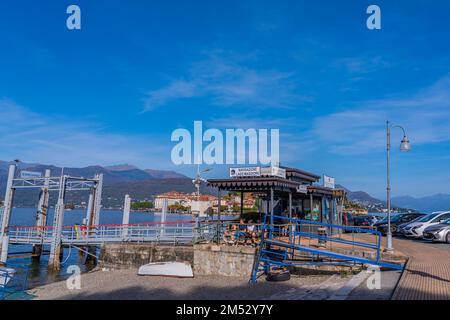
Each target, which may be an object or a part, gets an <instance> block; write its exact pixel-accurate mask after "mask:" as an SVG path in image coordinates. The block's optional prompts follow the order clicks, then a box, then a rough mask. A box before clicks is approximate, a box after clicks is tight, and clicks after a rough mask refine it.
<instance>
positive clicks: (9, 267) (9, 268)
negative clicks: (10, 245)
mask: <svg viewBox="0 0 450 320" xmlns="http://www.w3.org/2000/svg"><path fill="white" fill-rule="evenodd" d="M26 290H28V266H26V265H22V264H16V263H12V262H8V263H7V264H6V265H5V266H2V267H0V300H4V299H11V298H12V299H14V297H16V298H17V295H18V294H21V293H25V291H26Z"/></svg>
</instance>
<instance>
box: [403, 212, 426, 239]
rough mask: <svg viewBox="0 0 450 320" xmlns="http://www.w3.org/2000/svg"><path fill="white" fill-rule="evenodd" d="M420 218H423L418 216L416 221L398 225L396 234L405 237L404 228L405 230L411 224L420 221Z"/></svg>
mask: <svg viewBox="0 0 450 320" xmlns="http://www.w3.org/2000/svg"><path fill="white" fill-rule="evenodd" d="M422 218H423V216H419V217H418V218H416V219H414V220H412V221H409V222H405V223H402V224H399V225H398V227H397V233H398V234H401V235H403V236H404V235H405V228H406V227H407V226H408V225H410V224H411V223H413V222H416V221H417V220H420V219H422Z"/></svg>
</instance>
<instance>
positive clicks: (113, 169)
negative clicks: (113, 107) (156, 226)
mask: <svg viewBox="0 0 450 320" xmlns="http://www.w3.org/2000/svg"><path fill="white" fill-rule="evenodd" d="M8 166H9V163H8V162H6V161H0V190H1V191H0V199H2V198H3V192H4V191H3V190H5V188H6V180H7V174H8ZM18 166H19V169H21V170H29V171H39V172H44V171H45V170H46V169H50V170H51V171H52V175H57V176H59V175H60V174H61V172H64V173H65V174H68V175H72V176H78V177H92V176H94V175H95V174H97V173H102V174H103V185H104V187H103V205H104V207H106V208H117V207H120V206H122V204H123V199H124V197H125V194H129V195H130V196H131V197H132V198H133V199H136V200H150V199H152V198H153V197H154V196H155V195H157V194H159V193H163V192H167V191H180V192H188V193H191V192H193V191H194V187H193V184H192V179H191V178H189V177H187V176H185V175H183V174H180V173H178V172H175V171H169V170H154V169H144V170H143V169H139V168H137V167H135V166H132V165H128V164H121V165H114V166H105V167H103V166H98V165H97V166H88V167H83V168H61V167H57V166H53V165H43V164H35V163H19V164H18ZM63 170H64V171H63ZM201 192H202V193H206V194H213V193H215V192H214V190H212V189H211V188H209V187H206V186H202V188H201ZM38 196H39V190H32V189H30V190H18V191H17V192H16V194H15V202H14V204H15V205H16V206H35V205H36V203H37V198H38ZM87 198H88V196H87V193H86V192H75V191H74V192H69V193H67V196H66V199H67V202H73V203H81V202H86V201H87ZM54 200H55V197H50V204H51V205H54Z"/></svg>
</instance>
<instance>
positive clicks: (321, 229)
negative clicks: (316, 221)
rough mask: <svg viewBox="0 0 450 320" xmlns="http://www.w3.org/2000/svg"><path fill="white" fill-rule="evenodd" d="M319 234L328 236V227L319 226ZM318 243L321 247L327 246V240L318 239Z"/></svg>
mask: <svg viewBox="0 0 450 320" xmlns="http://www.w3.org/2000/svg"><path fill="white" fill-rule="evenodd" d="M317 234H318V235H319V236H321V237H326V236H327V228H325V227H319V228H317ZM317 244H318V246H319V247H325V246H326V245H327V240H325V239H318V241H317Z"/></svg>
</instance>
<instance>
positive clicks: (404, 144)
mask: <svg viewBox="0 0 450 320" xmlns="http://www.w3.org/2000/svg"><path fill="white" fill-rule="evenodd" d="M410 150H411V144H410V143H409V139H408V137H407V136H403V139H402V142H401V143H400V151H403V152H408V151H410Z"/></svg>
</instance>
